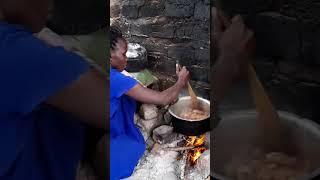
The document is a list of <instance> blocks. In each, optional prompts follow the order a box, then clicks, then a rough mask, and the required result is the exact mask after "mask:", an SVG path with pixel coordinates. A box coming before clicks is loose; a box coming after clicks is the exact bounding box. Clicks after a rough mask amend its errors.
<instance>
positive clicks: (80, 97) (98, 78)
mask: <svg viewBox="0 0 320 180" xmlns="http://www.w3.org/2000/svg"><path fill="white" fill-rule="evenodd" d="M109 102H110V101H109V81H108V80H107V78H106V76H104V75H103V74H101V73H100V72H98V71H96V70H94V69H90V70H89V71H88V72H87V73H85V74H83V75H81V76H80V78H79V79H78V80H76V81H75V82H73V83H72V84H71V85H70V86H68V87H66V88H65V89H63V90H62V91H60V92H58V93H57V94H55V95H54V96H52V97H50V98H48V100H47V103H48V104H50V105H53V106H55V107H57V108H59V109H61V110H63V111H65V112H69V113H72V114H73V115H75V116H76V117H78V118H79V119H80V120H82V121H83V122H85V123H88V124H91V125H94V126H96V127H98V128H104V129H109V128H108V127H107V125H108V124H109V123H107V122H108V119H109V104H110V103H109Z"/></svg>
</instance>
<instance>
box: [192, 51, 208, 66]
mask: <svg viewBox="0 0 320 180" xmlns="http://www.w3.org/2000/svg"><path fill="white" fill-rule="evenodd" d="M193 64H197V65H202V66H209V65H210V50H209V49H205V48H200V49H197V50H196V51H195V59H194V63H193Z"/></svg>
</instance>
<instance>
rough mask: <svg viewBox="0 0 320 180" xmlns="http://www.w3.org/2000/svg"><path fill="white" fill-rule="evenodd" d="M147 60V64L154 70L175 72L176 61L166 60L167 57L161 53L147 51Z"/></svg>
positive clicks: (167, 72)
mask: <svg viewBox="0 0 320 180" xmlns="http://www.w3.org/2000/svg"><path fill="white" fill-rule="evenodd" d="M148 61H149V66H151V67H152V70H154V71H155V72H158V73H165V74H169V75H175V74H176V62H175V61H171V60H168V57H165V56H163V54H161V53H155V52H153V53H152V54H151V53H149V56H148Z"/></svg>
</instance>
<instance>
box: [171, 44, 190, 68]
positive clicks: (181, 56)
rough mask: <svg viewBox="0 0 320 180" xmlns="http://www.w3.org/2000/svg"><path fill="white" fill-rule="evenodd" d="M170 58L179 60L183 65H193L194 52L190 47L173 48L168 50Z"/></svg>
mask: <svg viewBox="0 0 320 180" xmlns="http://www.w3.org/2000/svg"><path fill="white" fill-rule="evenodd" d="M168 57H169V58H172V59H173V60H179V63H180V64H182V65H191V64H192V60H193V59H194V50H193V48H192V47H188V46H187V47H183V46H171V47H169V48H168Z"/></svg>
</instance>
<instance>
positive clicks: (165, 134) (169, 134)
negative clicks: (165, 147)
mask: <svg viewBox="0 0 320 180" xmlns="http://www.w3.org/2000/svg"><path fill="white" fill-rule="evenodd" d="M173 136H174V134H173V127H172V126H168V125H162V126H159V127H157V128H156V129H154V130H153V133H152V138H153V140H154V141H155V142H157V143H159V144H163V143H168V142H170V140H171V139H174V137H173Z"/></svg>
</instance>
